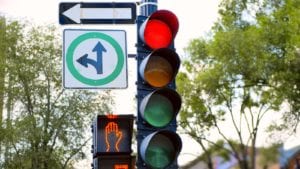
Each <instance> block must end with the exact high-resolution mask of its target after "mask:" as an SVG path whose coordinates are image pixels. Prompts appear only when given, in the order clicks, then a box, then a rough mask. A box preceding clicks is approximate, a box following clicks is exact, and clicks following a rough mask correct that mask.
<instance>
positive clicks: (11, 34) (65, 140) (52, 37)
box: [0, 21, 112, 169]
mask: <svg viewBox="0 0 300 169" xmlns="http://www.w3.org/2000/svg"><path fill="white" fill-rule="evenodd" d="M0 31H1V30H0ZM59 37H60V36H59V35H58V34H57V30H56V28H55V27H54V26H29V25H28V24H21V23H19V22H17V21H13V22H9V23H8V24H7V26H6V37H5V38H6V56H5V57H6V63H5V70H6V72H5V79H6V80H5V82H6V83H5V96H6V99H5V101H6V106H5V109H6V112H7V116H6V117H7V118H6V121H5V123H4V124H3V127H4V129H3V130H4V131H3V133H4V137H3V138H4V139H3V142H2V143H3V144H2V145H4V147H3V148H2V149H3V150H5V152H3V151H0V164H1V165H0V168H4V169H5V168H7V169H10V168H15V169H18V168H20V169H21V168H22V169H27V168H28V169H29V168H31V169H51V168H53V169H54V168H62V169H69V168H72V165H73V163H74V162H75V161H76V160H78V159H82V158H85V155H84V152H83V147H85V146H86V144H87V142H88V141H90V138H89V135H87V134H86V130H88V129H89V126H90V124H91V121H92V118H94V117H95V115H96V114H104V113H107V112H109V111H110V105H111V104H112V100H111V98H110V94H109V92H102V93H97V92H91V91H87V90H65V89H63V87H62V78H61V72H62V70H61V69H62V68H61V65H62V64H61V60H62V59H61V53H62V51H61V41H60V39H61V38H59ZM1 43H3V42H1ZM2 157H5V158H2Z"/></svg>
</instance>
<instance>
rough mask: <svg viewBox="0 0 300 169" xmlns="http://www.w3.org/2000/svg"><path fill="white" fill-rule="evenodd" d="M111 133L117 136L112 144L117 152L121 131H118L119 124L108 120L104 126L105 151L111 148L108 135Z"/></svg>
mask: <svg viewBox="0 0 300 169" xmlns="http://www.w3.org/2000/svg"><path fill="white" fill-rule="evenodd" d="M113 133H114V134H115V137H116V138H117V141H115V145H114V147H115V150H116V151H117V152H119V151H120V149H119V144H120V141H121V139H122V136H123V134H122V132H121V131H119V126H118V124H117V123H115V122H109V123H108V124H107V125H106V127H105V141H106V152H109V151H110V149H111V142H110V141H109V137H110V135H111V134H113Z"/></svg>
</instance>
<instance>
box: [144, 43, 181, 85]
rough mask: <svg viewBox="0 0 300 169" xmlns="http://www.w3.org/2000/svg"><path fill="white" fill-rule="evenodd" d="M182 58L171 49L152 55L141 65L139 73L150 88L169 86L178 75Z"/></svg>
mask: <svg viewBox="0 0 300 169" xmlns="http://www.w3.org/2000/svg"><path fill="white" fill-rule="evenodd" d="M179 66H180V58H179V56H178V54H177V53H176V52H175V51H174V50H171V49H169V48H160V49H157V50H154V51H153V52H152V53H150V54H149V55H148V56H147V57H146V58H145V59H144V60H143V61H142V63H141V65H140V67H139V73H140V75H141V77H142V78H143V80H144V81H146V82H147V83H148V84H149V85H150V86H152V87H156V88H161V87H164V86H166V85H168V84H169V83H170V82H171V81H172V80H174V78H175V76H176V75H177V73H178V70H179Z"/></svg>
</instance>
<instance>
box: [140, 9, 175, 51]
mask: <svg viewBox="0 0 300 169" xmlns="http://www.w3.org/2000/svg"><path fill="white" fill-rule="evenodd" d="M178 28H179V22H178V19H177V17H176V15H175V14H174V13H172V12H171V11H168V10H158V11H156V12H154V13H153V14H152V15H150V16H149V18H148V19H147V20H146V21H145V22H144V23H143V24H142V26H141V28H140V30H139V34H140V38H141V39H142V41H143V42H144V43H145V44H146V45H147V46H149V47H150V48H151V49H158V48H167V47H168V46H170V45H171V43H172V41H173V39H174V38H175V36H176V34H177V32H178Z"/></svg>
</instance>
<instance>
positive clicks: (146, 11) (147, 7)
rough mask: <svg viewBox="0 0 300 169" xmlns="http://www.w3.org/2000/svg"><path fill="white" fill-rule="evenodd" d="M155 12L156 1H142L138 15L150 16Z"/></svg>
mask: <svg viewBox="0 0 300 169" xmlns="http://www.w3.org/2000/svg"><path fill="white" fill-rule="evenodd" d="M155 11H157V0H142V3H141V11H140V15H142V16H150V15H151V14H152V13H153V12H155Z"/></svg>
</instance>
